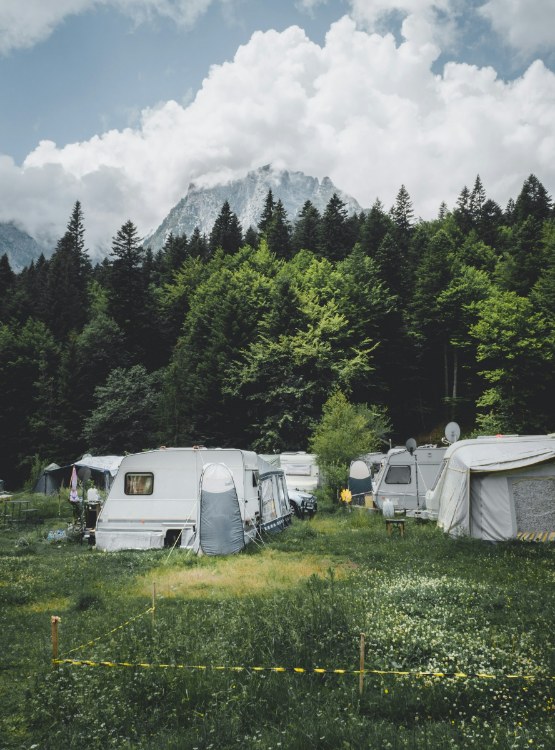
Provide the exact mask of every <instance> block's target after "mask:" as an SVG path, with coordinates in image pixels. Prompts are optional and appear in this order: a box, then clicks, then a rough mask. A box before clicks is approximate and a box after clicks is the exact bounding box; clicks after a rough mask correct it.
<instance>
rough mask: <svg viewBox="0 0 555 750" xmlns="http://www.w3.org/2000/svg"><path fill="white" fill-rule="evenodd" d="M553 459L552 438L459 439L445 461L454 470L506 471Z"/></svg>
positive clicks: (535, 436)
mask: <svg viewBox="0 0 555 750" xmlns="http://www.w3.org/2000/svg"><path fill="white" fill-rule="evenodd" d="M553 458H555V435H523V436H510V437H504V436H502V435H501V436H495V437H484V438H475V439H472V440H459V441H458V442H456V443H453V444H452V445H450V446H449V448H447V450H446V451H445V460H446V461H447V462H448V464H449V467H450V468H451V469H454V470H458V471H462V472H467V471H474V472H478V471H507V470H510V469H518V468H521V467H524V466H531V465H532V464H537V463H540V462H542V461H549V460H551V459H553Z"/></svg>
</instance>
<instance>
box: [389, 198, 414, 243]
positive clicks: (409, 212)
mask: <svg viewBox="0 0 555 750" xmlns="http://www.w3.org/2000/svg"><path fill="white" fill-rule="evenodd" d="M391 218H392V219H393V223H394V224H395V227H396V234H397V239H398V240H400V241H401V242H402V243H403V244H406V243H407V242H408V238H409V236H410V233H411V230H412V222H413V219H414V211H413V208H412V201H411V199H410V195H409V193H408V190H407V189H406V187H405V186H404V185H401V187H400V189H399V192H398V193H397V198H396V199H395V204H394V205H393V207H392V209H391Z"/></svg>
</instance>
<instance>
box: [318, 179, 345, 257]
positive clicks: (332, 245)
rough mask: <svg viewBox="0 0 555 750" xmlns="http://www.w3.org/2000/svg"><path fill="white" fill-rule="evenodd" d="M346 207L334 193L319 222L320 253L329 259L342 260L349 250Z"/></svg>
mask: <svg viewBox="0 0 555 750" xmlns="http://www.w3.org/2000/svg"><path fill="white" fill-rule="evenodd" d="M350 249H351V248H350V247H349V243H348V232H347V209H346V208H345V203H344V201H342V200H341V198H340V197H339V196H338V195H337V193H334V194H333V195H332V197H331V198H330V199H329V201H328V204H327V206H326V210H325V211H324V213H323V215H322V221H321V222H320V242H319V250H320V253H321V254H322V255H323V256H324V257H325V258H329V259H330V260H343V258H345V257H346V256H347V255H348V253H349V251H350Z"/></svg>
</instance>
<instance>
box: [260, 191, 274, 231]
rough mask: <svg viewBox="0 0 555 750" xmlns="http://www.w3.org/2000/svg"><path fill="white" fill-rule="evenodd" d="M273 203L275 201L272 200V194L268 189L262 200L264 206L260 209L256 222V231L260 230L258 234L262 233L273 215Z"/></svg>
mask: <svg viewBox="0 0 555 750" xmlns="http://www.w3.org/2000/svg"><path fill="white" fill-rule="evenodd" d="M275 205H276V203H275V201H274V195H273V193H272V191H271V190H268V193H267V195H266V199H265V201H264V208H263V209H262V214H261V216H260V221H259V222H258V231H259V232H260V234H264V233H265V232H266V231H267V229H268V227H269V226H270V223H271V221H272V219H273V217H274V208H275Z"/></svg>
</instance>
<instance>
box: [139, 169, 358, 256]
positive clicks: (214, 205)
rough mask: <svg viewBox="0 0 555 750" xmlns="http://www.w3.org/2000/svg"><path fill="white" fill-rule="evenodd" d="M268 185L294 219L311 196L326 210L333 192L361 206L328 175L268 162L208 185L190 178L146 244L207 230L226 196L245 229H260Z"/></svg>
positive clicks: (351, 206) (353, 208)
mask: <svg viewBox="0 0 555 750" xmlns="http://www.w3.org/2000/svg"><path fill="white" fill-rule="evenodd" d="M268 190H272V195H273V197H274V200H275V201H276V202H277V201H278V200H281V202H282V203H283V206H284V208H285V210H286V212H287V216H288V218H289V220H290V221H292V222H294V221H295V220H296V219H297V218H298V216H299V213H300V211H301V209H302V207H303V205H304V204H305V203H306V201H307V200H309V201H310V202H311V203H312V204H313V205H314V206H315V207H316V208H317V209H318V210H319V211H320V212H321V213H322V212H323V211H324V210H325V208H326V206H327V204H328V202H329V200H330V198H331V197H332V196H333V194H334V193H336V194H337V195H338V196H339V198H340V199H341V200H342V201H343V202H344V203H345V208H346V210H347V212H348V213H349V214H353V213H355V212H356V213H359V212H361V211H362V210H363V209H362V207H361V206H360V204H359V203H358V201H357V200H356V199H355V198H353V197H352V196H350V195H348V194H347V193H345V192H344V191H342V190H340V189H339V188H337V187H336V186H335V185H334V184H333V182H332V181H331V180H330V178H329V177H324V178H323V179H322V180H321V181H320V180H319V179H318V178H317V177H311V176H309V175H306V174H304V173H303V172H299V171H294V172H290V171H289V170H286V169H274V168H273V167H272V166H271V165H269V164H267V165H265V166H263V167H259V168H258V169H256V170H252V171H250V172H248V173H247V174H246V175H245V176H244V177H242V178H239V179H235V180H231V181H229V182H227V183H225V184H220V185H215V186H213V187H209V188H204V187H199V186H197V185H196V184H195V183H191V184H190V185H189V188H188V190H187V194H186V195H185V196H184V197H183V198H182V199H181V200H180V201H179V202H178V203H177V204H176V205H175V206H174V207H173V208H172V209H171V210H170V212H169V213H168V215H167V216H166V218H165V219H164V220H163V221H162V223H161V224H160V225H159V226H158V228H157V229H156V230H155V231H154V232H152V233H151V234H149V235H147V236H146V237H145V240H144V244H145V246H148V247H150V248H151V249H152V250H154V251H156V250H160V249H161V248H162V247H163V246H164V243H165V242H166V239H167V237H168V236H169V235H170V234H173V235H174V236H178V235H183V234H185V235H187V237H190V236H191V234H192V233H193V231H194V230H195V228H196V227H198V228H199V230H200V232H201V233H203V234H206V235H208V234H209V233H210V231H211V229H212V226H213V225H214V222H215V221H216V219H217V217H218V215H219V213H220V211H221V208H222V206H223V204H224V202H225V201H226V200H227V201H228V203H229V206H230V208H231V210H232V211H233V212H234V213H235V214H236V215H237V217H238V219H239V222H240V224H241V227H242V229H243V232H245V231H246V230H247V229H248V228H249V227H251V226H252V227H255V228H256V226H257V224H258V221H259V219H260V216H261V214H262V210H263V208H264V202H265V200H266V197H267V195H268Z"/></svg>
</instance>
